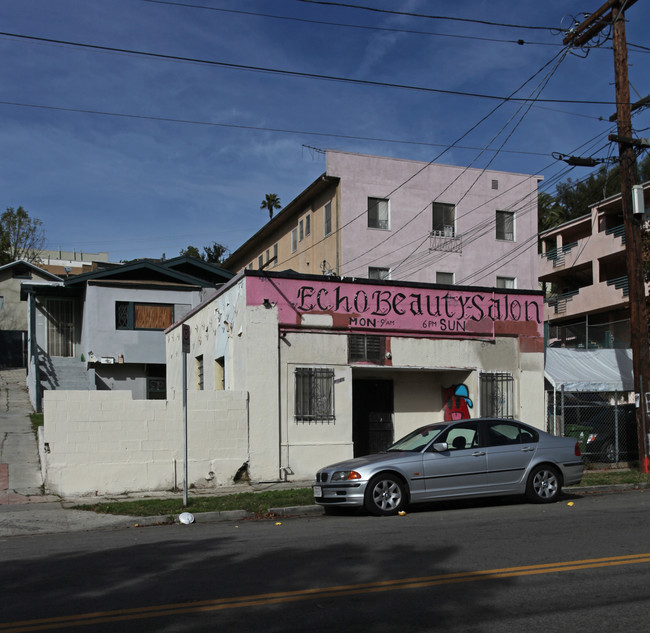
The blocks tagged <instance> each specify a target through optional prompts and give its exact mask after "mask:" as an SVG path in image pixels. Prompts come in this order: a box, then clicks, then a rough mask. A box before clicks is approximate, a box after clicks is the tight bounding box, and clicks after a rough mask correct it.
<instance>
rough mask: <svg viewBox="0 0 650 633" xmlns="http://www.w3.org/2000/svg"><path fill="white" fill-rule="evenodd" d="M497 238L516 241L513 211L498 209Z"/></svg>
mask: <svg viewBox="0 0 650 633" xmlns="http://www.w3.org/2000/svg"><path fill="white" fill-rule="evenodd" d="M497 239H498V240H507V241H509V242H513V241H514V239H515V214H514V213H513V212H512V211H497Z"/></svg>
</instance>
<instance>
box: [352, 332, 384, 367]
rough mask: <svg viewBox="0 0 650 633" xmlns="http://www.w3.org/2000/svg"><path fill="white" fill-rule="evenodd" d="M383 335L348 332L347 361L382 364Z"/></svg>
mask: <svg viewBox="0 0 650 633" xmlns="http://www.w3.org/2000/svg"><path fill="white" fill-rule="evenodd" d="M384 340H385V339H384V337H383V336H375V335H372V334H350V336H349V337H348V359H349V362H351V363H354V362H357V363H358V362H363V361H367V362H369V363H377V364H383V362H384V346H385V344H384Z"/></svg>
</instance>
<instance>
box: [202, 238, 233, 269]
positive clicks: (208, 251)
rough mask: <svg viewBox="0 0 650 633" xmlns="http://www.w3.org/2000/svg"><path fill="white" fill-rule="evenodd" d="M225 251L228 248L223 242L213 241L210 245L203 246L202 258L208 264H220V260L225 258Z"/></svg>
mask: <svg viewBox="0 0 650 633" xmlns="http://www.w3.org/2000/svg"><path fill="white" fill-rule="evenodd" d="M227 252H228V249H227V248H226V247H225V246H224V245H223V244H219V243H217V242H213V243H212V246H204V247H203V255H204V257H203V259H205V261H206V262H208V264H221V262H223V260H224V259H226V253H227Z"/></svg>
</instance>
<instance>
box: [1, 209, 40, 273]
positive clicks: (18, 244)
mask: <svg viewBox="0 0 650 633" xmlns="http://www.w3.org/2000/svg"><path fill="white" fill-rule="evenodd" d="M44 244H45V232H44V231H43V223H42V222H41V221H40V220H39V219H37V218H30V217H29V214H28V213H27V211H25V209H23V208H22V207H18V208H17V209H14V208H13V207H7V210H6V211H5V212H4V213H3V214H2V216H0V264H8V263H11V262H15V261H17V260H19V259H22V260H25V261H27V262H35V261H39V259H40V256H39V251H40V250H42V248H43V245H44Z"/></svg>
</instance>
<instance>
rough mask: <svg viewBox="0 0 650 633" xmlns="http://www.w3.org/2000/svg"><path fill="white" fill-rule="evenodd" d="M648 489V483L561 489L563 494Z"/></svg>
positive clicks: (649, 485)
mask: <svg viewBox="0 0 650 633" xmlns="http://www.w3.org/2000/svg"><path fill="white" fill-rule="evenodd" d="M646 488H650V483H647V482H644V481H642V482H639V483H638V484H603V485H602V486H570V487H568V488H562V492H563V493H565V494H566V493H569V492H572V493H573V492H577V493H589V492H620V491H622V490H644V489H646Z"/></svg>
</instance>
